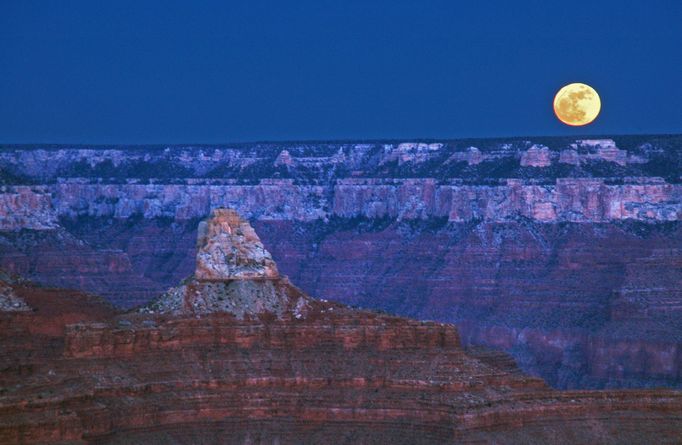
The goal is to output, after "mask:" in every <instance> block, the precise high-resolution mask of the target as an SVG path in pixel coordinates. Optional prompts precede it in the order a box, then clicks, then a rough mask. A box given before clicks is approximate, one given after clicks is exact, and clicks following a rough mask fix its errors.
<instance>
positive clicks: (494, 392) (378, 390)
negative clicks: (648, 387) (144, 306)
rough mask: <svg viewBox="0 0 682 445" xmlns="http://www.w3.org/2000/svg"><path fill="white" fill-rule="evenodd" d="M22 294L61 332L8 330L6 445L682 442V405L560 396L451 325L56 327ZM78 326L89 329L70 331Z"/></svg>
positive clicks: (187, 321)
mask: <svg viewBox="0 0 682 445" xmlns="http://www.w3.org/2000/svg"><path fill="white" fill-rule="evenodd" d="M45 292H47V293H48V294H49V293H52V294H53V295H52V298H47V296H48V295H47V294H46V293H45ZM24 295H26V298H27V301H30V302H31V303H32V304H33V305H34V306H35V307H37V308H38V313H40V312H41V311H42V312H44V313H45V314H46V315H47V314H52V315H53V316H56V318H55V319H54V321H53V322H52V326H53V327H57V326H59V327H60V328H61V333H59V332H57V331H58V330H56V329H50V330H49V332H42V333H41V332H33V333H32V332H30V330H31V325H33V324H35V321H36V320H35V319H30V318H29V317H27V316H22V315H16V314H15V315H13V316H11V317H6V316H3V329H2V330H0V332H1V333H2V334H3V336H4V339H3V341H2V342H0V348H1V349H2V356H3V357H5V358H7V359H9V361H10V362H11V363H16V364H23V367H22V368H21V369H13V370H8V369H7V368H4V369H3V371H2V372H0V378H1V379H2V388H3V390H2V392H1V393H0V442H1V443H26V444H31V443H94V444H105V443H106V444H120V443H184V444H191V443H253V442H264V443H285V444H288V443H349V444H350V443H386V441H387V440H388V441H392V442H395V443H405V444H407V443H412V444H419V443H439V444H440V443H476V442H480V441H484V442H488V441H491V440H503V441H504V442H505V443H533V442H536V443H537V442H541V441H544V440H547V439H548V438H554V439H556V440H555V441H556V442H557V443H562V442H564V443H569V442H571V441H572V440H574V439H576V438H577V439H579V440H591V441H597V442H604V441H619V442H621V443H622V442H628V441H629V442H635V441H637V440H638V439H642V438H647V439H651V438H653V437H655V438H656V439H657V440H660V442H661V443H666V441H667V442H668V443H674V442H675V441H676V440H679V439H680V438H681V437H682V435H681V434H682V422H681V421H682V394H680V393H677V392H671V391H661V390H659V391H639V392H585V391H583V392H569V393H562V392H557V391H554V390H551V389H548V387H547V386H546V385H545V384H544V383H543V382H542V381H541V380H539V379H536V378H532V377H528V376H525V375H523V374H521V373H520V372H519V371H518V369H517V368H516V367H515V366H514V364H513V362H511V361H510V360H509V358H508V357H507V356H505V355H504V354H501V353H496V352H491V351H486V350H471V351H465V350H463V349H462V348H461V346H460V342H459V337H458V335H457V332H456V330H455V328H454V327H453V326H451V325H442V324H438V323H424V322H417V321H410V320H406V319H401V318H396V317H388V316H384V315H378V314H374V313H369V312H361V311H353V310H350V309H347V308H345V307H342V306H340V305H337V304H331V303H322V302H314V303H313V308H312V310H311V312H310V313H309V316H308V317H307V318H306V319H304V320H297V319H294V318H285V319H276V318H274V317H272V316H268V315H267V314H263V315H261V316H259V317H256V318H250V319H245V320H237V319H236V318H235V317H233V316H231V315H227V314H223V315H220V314H213V315H211V316H207V317H200V318H195V317H192V318H175V317H150V316H145V315H140V314H137V315H132V314H128V315H119V316H117V317H114V318H112V317H111V315H110V313H108V312H107V308H106V307H102V306H98V305H97V303H86V302H85V301H83V300H82V299H81V300H78V299H74V300H69V299H68V298H65V297H63V296H62V299H63V301H62V304H61V305H60V306H59V307H61V311H62V312H60V313H57V312H56V306H54V303H52V302H51V301H55V297H58V296H59V295H60V294H58V292H57V291H43V290H35V289H29V290H27V291H25V292H24ZM67 301H68V302H71V303H78V305H77V308H75V307H73V305H71V304H63V303H64V302H67ZM69 308H70V310H78V311H79V312H78V314H75V313H74V314H72V315H69V314H67V313H66V312H64V311H67V312H68V310H69ZM60 314H61V315H60ZM60 317H61V318H60ZM71 317H77V318H81V319H82V320H84V321H83V322H81V323H77V324H70V325H67V323H69V322H70V321H72V319H73V318H71ZM8 339H11V341H7V340H8ZM36 339H42V340H40V341H37V342H36ZM20 344H23V346H24V348H18V347H17V346H18V345H20ZM26 353H28V354H26ZM15 368H16V367H15ZM578 426H580V428H577V427H578ZM576 428H577V429H576ZM653 434H655V436H654V435H653ZM528 439H531V440H530V442H529V440H528Z"/></svg>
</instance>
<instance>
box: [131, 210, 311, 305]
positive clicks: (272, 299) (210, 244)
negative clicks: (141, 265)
mask: <svg viewBox="0 0 682 445" xmlns="http://www.w3.org/2000/svg"><path fill="white" fill-rule="evenodd" d="M197 232H198V234H197V262H196V270H195V272H194V275H193V276H192V277H190V278H189V279H187V280H185V282H184V283H182V284H181V285H180V286H178V287H174V288H171V289H170V290H168V291H167V292H166V293H164V294H163V295H162V296H161V297H159V298H158V299H156V300H154V301H153V302H152V303H150V304H149V305H147V306H145V307H143V308H142V309H140V312H143V313H162V314H165V313H171V314H188V313H191V314H208V313H214V312H229V313H232V314H234V315H236V316H237V318H239V319H242V318H244V316H245V315H253V314H261V313H266V312H269V313H272V314H275V316H277V317H282V316H283V315H284V314H285V313H292V312H294V313H295V316H296V318H301V317H303V316H304V315H305V314H306V313H307V307H308V300H309V299H308V297H306V296H305V295H304V294H303V293H302V292H301V291H299V290H298V289H297V288H296V287H295V286H293V285H292V284H291V283H290V282H289V280H288V279H287V278H286V277H280V276H279V273H278V272H277V266H276V264H275V262H274V261H273V259H272V256H271V255H270V252H268V251H267V250H266V249H265V247H264V246H263V243H261V241H260V238H258V235H257V234H256V231H255V230H254V229H253V227H251V225H250V224H249V222H248V221H246V220H244V219H242V218H241V216H239V214H238V213H237V212H236V211H234V210H232V209H215V210H213V212H211V216H210V218H208V219H207V220H206V221H202V222H201V223H200V224H199V228H198V230H197Z"/></svg>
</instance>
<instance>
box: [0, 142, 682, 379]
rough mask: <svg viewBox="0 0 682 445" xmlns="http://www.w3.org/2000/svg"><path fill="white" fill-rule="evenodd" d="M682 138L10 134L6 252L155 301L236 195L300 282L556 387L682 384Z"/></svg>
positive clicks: (8, 264) (117, 296)
mask: <svg viewBox="0 0 682 445" xmlns="http://www.w3.org/2000/svg"><path fill="white" fill-rule="evenodd" d="M680 172H682V137H679V136H638V137H614V138H612V139H581V140H575V139H565V138H534V140H531V141H529V140H524V139H505V140H461V141H442V142H438V141H426V142H399V141H386V142H367V143H323V142H320V143H282V144H277V143H272V144H242V145H238V144H236V145H230V146H181V147H179V146H170V147H139V146H138V147H85V146H80V147H78V146H76V147H72V146H5V147H0V267H2V268H5V269H7V270H10V271H12V272H14V273H18V274H20V275H22V276H25V277H27V278H30V279H31V280H33V281H36V282H39V283H42V284H45V285H50V286H57V287H69V288H75V289H80V290H83V291H89V292H93V293H97V294H99V295H103V296H104V297H106V298H107V299H108V300H109V301H111V302H112V303H114V304H115V305H117V306H119V307H122V308H130V307H133V306H137V305H141V304H146V303H148V302H149V301H150V300H151V299H152V298H153V297H155V296H156V295H158V294H159V293H161V292H163V291H164V290H166V289H168V288H169V287H171V286H174V285H176V284H177V283H178V282H179V281H180V280H182V279H183V278H185V277H187V276H188V275H190V274H192V273H193V272H194V267H195V266H194V258H195V254H196V251H197V248H196V245H195V244H196V238H197V230H196V228H197V223H198V221H199V220H201V219H203V218H205V217H206V216H208V215H209V214H210V212H211V211H212V209H215V208H218V207H224V206H227V207H231V208H235V209H236V210H238V211H239V212H240V214H242V215H244V216H245V217H246V218H247V219H249V221H251V222H252V224H253V226H254V227H255V228H256V230H257V231H258V233H259V235H260V237H261V239H262V242H263V245H264V246H265V247H267V249H268V250H269V251H270V252H271V253H272V257H273V259H274V260H276V261H277V264H278V267H279V271H280V272H281V273H283V274H285V275H287V276H289V277H290V278H291V280H292V281H293V282H295V283H296V284H297V285H298V286H300V288H301V289H302V290H303V291H305V292H306V293H308V294H311V295H317V296H319V297H323V298H327V299H330V300H334V301H338V302H341V303H345V304H351V305H356V306H360V307H366V308H375V309H382V310H386V311H389V312H391V313H394V314H398V315H402V316H409V317H414V318H418V319H423V320H436V321H441V322H454V323H457V324H458V326H459V327H460V332H461V335H462V341H463V342H464V343H465V344H467V345H470V344H483V345H489V346H494V347H496V348H501V349H504V350H506V351H508V352H510V353H512V354H513V355H514V357H515V358H516V359H517V360H518V362H519V364H520V365H521V367H522V368H523V369H524V370H525V371H528V372H530V373H532V374H533V375H538V376H542V377H543V378H544V379H545V380H546V381H547V382H549V383H550V384H551V385H553V386H556V387H560V388H603V387H652V386H660V385H665V386H673V387H682V323H681V322H680V320H682V317H681V315H682V313H681V311H682V295H681V294H680V291H679V289H680V283H682V267H680V258H681V257H680V252H682V227H681V225H680V216H681V214H682V188H681V187H682V185H681V183H682V177H681V173H680Z"/></svg>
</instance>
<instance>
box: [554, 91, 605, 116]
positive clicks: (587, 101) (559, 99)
mask: <svg viewBox="0 0 682 445" xmlns="http://www.w3.org/2000/svg"><path fill="white" fill-rule="evenodd" d="M600 111H601V99H600V98H599V95H598V94H597V91H595V89H594V88H592V87H591V86H589V85H586V84H584V83H571V84H569V85H566V86H565V87H563V88H561V89H560V90H559V92H558V93H557V94H556V96H554V113H555V114H556V116H557V118H559V120H560V121H561V122H563V123H565V124H567V125H572V126H583V125H587V124H589V123H591V122H593V121H594V120H595V119H596V118H597V116H598V115H599V112H600Z"/></svg>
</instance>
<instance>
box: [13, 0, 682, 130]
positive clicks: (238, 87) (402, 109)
mask: <svg viewBox="0 0 682 445" xmlns="http://www.w3.org/2000/svg"><path fill="white" fill-rule="evenodd" d="M574 81H581V82H585V83H588V84H591V85H592V86H594V87H595V88H596V89H597V91H598V92H599V93H600V95H601V97H602V101H603V108H602V115H601V116H600V117H599V118H598V120H597V121H596V122H595V123H594V124H592V125H591V126H588V127H584V128H580V129H576V128H569V127H565V126H563V125H562V124H560V123H559V122H558V121H557V120H556V118H555V117H554V115H553V113H552V110H551V101H552V98H553V96H554V93H555V92H556V90H557V89H558V88H559V87H561V86H562V85H563V84H565V83H569V82H574ZM681 83H682V2H680V1H678V0H670V1H663V0H661V1H656V0H648V1H624V0H620V1H612V2H611V1H609V2H607V1H601V2H600V1H591V2H583V3H581V2H577V1H572V2H569V1H547V0H544V1H532V2H531V1H511V0H506V1H503V0H500V1H473V0H472V1H469V2H461V1H455V0H450V1H437V0H413V1H399V0H387V1H372V0H334V1H326V0H310V1H307V0H296V1H294V0H291V1H284V0H282V1H258V0H245V1H222V2H220V1H216V2H202V1H189V0H188V1H185V2H174V1H144V0H137V1H130V2H129V1H122V0H116V1H107V2H104V1H102V2H100V1H92V0H82V1H68V0H63V1H29V0H0V142H6V143H12V142H64V143H189V142H197V143H198V142H204V143H217V142H229V141H249V140H298V139H367V138H383V139H387V138H418V137H421V138H457V137H486V136H505V135H510V136H514V135H516V136H522V135H554V134H559V135H562V134H611V133H618V134H625V133H682V87H681Z"/></svg>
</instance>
